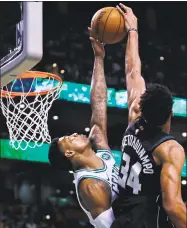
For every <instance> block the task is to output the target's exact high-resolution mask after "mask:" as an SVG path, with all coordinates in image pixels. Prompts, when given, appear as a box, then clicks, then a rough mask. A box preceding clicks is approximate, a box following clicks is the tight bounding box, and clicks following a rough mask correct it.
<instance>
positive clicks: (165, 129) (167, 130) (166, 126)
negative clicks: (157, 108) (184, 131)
mask: <svg viewBox="0 0 187 228" xmlns="http://www.w3.org/2000/svg"><path fill="white" fill-rule="evenodd" d="M161 129H162V131H163V132H165V133H167V134H169V133H170V129H171V117H170V118H169V119H168V121H167V122H166V123H165V124H164V125H162V126H161Z"/></svg>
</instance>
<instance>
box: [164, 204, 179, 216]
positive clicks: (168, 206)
mask: <svg viewBox="0 0 187 228" xmlns="http://www.w3.org/2000/svg"><path fill="white" fill-rule="evenodd" d="M163 207H164V210H165V212H166V213H167V214H168V215H171V214H174V213H175V211H176V204H175V203H170V204H166V203H164V204H163Z"/></svg>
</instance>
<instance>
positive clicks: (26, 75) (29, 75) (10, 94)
mask: <svg viewBox="0 0 187 228" xmlns="http://www.w3.org/2000/svg"><path fill="white" fill-rule="evenodd" d="M48 77H49V78H53V79H55V80H57V81H59V82H60V84H62V83H63V81H62V79H61V78H60V77H59V76H58V75H55V74H51V73H48V72H40V71H27V72H25V73H24V74H22V75H20V76H17V77H16V79H22V78H48ZM60 87H61V86H60ZM58 88H59V86H56V87H54V88H52V89H50V90H44V91H41V92H9V91H6V90H1V96H2V97H7V96H8V97H18V96H26V95H27V96H37V95H38V94H40V95H46V94H47V93H48V92H53V91H55V90H57V89H58Z"/></svg>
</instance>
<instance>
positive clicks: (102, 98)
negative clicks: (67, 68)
mask: <svg viewBox="0 0 187 228" xmlns="http://www.w3.org/2000/svg"><path fill="white" fill-rule="evenodd" d="M90 99H91V108H92V124H97V123H98V124H102V123H103V121H105V120H106V106H107V86H106V81H105V75H104V60H103V58H101V57H95V60H94V69H93V74H92V81H91V92H90Z"/></svg>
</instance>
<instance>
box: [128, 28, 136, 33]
mask: <svg viewBox="0 0 187 228" xmlns="http://www.w3.org/2000/svg"><path fill="white" fill-rule="evenodd" d="M131 31H134V32H137V33H138V30H137V29H135V28H130V29H128V30H127V34H129V32H131Z"/></svg>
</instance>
